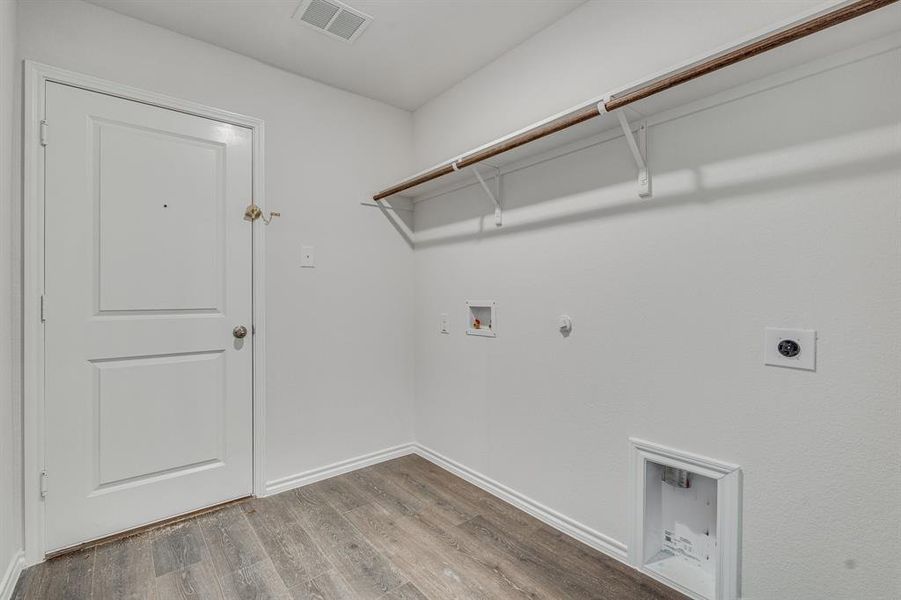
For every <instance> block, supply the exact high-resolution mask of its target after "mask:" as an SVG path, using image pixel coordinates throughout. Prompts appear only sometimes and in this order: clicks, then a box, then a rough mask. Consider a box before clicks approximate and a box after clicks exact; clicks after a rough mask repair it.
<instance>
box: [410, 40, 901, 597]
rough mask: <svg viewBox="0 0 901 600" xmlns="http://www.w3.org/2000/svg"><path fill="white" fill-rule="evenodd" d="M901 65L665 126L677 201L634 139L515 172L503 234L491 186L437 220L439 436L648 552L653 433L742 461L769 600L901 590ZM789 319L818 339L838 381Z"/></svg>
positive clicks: (758, 572) (665, 167)
mask: <svg viewBox="0 0 901 600" xmlns="http://www.w3.org/2000/svg"><path fill="white" fill-rule="evenodd" d="M899 67H901V51H898V50H896V51H893V52H892V53H890V54H884V55H882V56H877V57H875V58H869V59H867V60H864V61H862V62H859V63H856V64H851V65H848V66H845V67H842V68H840V69H837V70H835V71H831V72H826V73H822V74H819V75H816V76H814V77H810V78H808V79H803V80H799V81H796V82H794V83H791V84H788V85H784V86H781V87H778V88H775V89H772V90H770V91H767V92H764V93H760V94H756V95H754V96H751V97H746V98H744V99H741V100H738V101H734V102H731V103H727V104H723V105H719V106H715V107H713V108H710V109H707V110H704V111H702V112H698V113H695V114H692V115H690V116H685V117H682V118H679V119H676V120H673V121H670V122H667V123H664V124H661V125H657V126H654V127H652V128H651V130H650V133H649V139H650V164H651V165H652V169H653V173H654V182H653V184H654V197H653V199H648V200H639V199H638V198H637V196H636V184H635V179H634V177H635V165H634V163H633V162H632V160H631V157H630V155H629V153H628V150H627V148H626V144H625V142H624V140H623V139H622V138H621V137H620V138H617V139H615V140H612V141H610V142H607V143H604V144H602V145H600V146H595V147H592V148H590V149H588V150H584V151H581V152H577V153H575V154H571V155H569V156H566V157H563V158H559V159H556V160H553V161H550V162H545V163H542V164H540V165H537V166H534V167H531V168H529V169H525V170H522V171H519V172H516V173H513V174H510V175H507V176H505V178H504V195H503V201H504V203H505V207H506V209H505V213H504V227H503V228H501V229H499V230H495V229H494V226H493V222H492V221H493V219H492V218H491V217H490V216H486V215H488V214H489V212H490V210H489V208H488V206H487V203H486V200H485V198H484V196H483V195H482V193H481V190H479V189H478V188H477V187H475V186H473V187H469V188H466V189H464V190H461V191H458V192H455V193H452V194H449V195H445V196H441V197H438V198H435V199H433V200H428V201H424V202H421V203H419V204H417V206H416V229H417V234H418V235H421V236H423V237H428V238H430V240H431V241H429V242H426V243H424V244H422V245H421V246H417V251H416V357H417V362H416V382H417V384H416V400H417V419H416V432H417V439H418V440H419V441H420V442H421V443H423V444H424V445H426V446H428V447H431V448H433V449H434V450H436V451H438V452H439V453H441V454H444V455H445V456H448V457H449V458H451V459H454V460H456V461H459V462H461V463H463V464H464V465H466V466H467V467H470V468H472V469H475V470H477V471H479V472H481V473H483V474H485V475H487V476H489V477H491V478H493V479H495V480H497V481H499V482H501V483H502V484H505V485H507V486H509V487H511V488H513V489H515V490H517V491H519V492H521V493H523V494H525V495H527V496H529V497H531V498H533V499H534V500H536V501H538V502H540V503H542V504H544V505H545V506H548V507H550V508H551V509H554V510H556V511H559V512H560V513H562V514H564V515H567V516H568V517H571V518H573V519H575V520H576V521H579V522H581V523H582V524H584V525H586V526H588V527H591V528H593V529H595V530H597V531H599V532H601V533H602V534H606V535H607V536H610V537H612V538H614V539H616V540H619V541H621V542H624V543H628V542H629V539H628V535H629V521H628V515H629V512H628V494H627V482H628V480H629V472H628V454H627V453H628V442H627V438H628V437H629V436H637V437H640V438H644V439H647V440H652V441H655V442H658V443H661V444H664V445H667V446H671V447H675V448H679V449H683V450H687V451H691V452H696V453H699V454H702V455H707V456H711V457H713V458H718V459H721V460H725V461H729V462H734V463H737V464H739V465H741V466H742V467H743V469H744V475H745V478H744V486H745V487H744V544H743V552H744V561H743V573H744V578H743V584H744V597H745V598H748V599H754V600H774V599H788V598H791V599H793V600H804V599H809V600H819V599H822V598H831V599H844V600H857V599H861V598H867V599H868V600H876V599H884V600H889V599H891V598H898V597H899V596H901V574H899V571H898V568H897V556H898V555H899V553H901V542H899V538H898V522H899V521H901V509H899V507H901V474H899V472H898V468H897V465H898V464H899V462H901V455H899V452H901V447H899V445H898V436H899V431H901V411H899V404H898V402H899V401H898V391H899V385H901V375H899V371H898V364H899V361H901V350H899V343H898V340H899V339H901V308H899V306H901V303H899V300H901V231H899V219H901V168H899V164H901V162H899V160H901V104H899V102H898V99H899V98H901V68H899ZM852 102H853V103H854V104H855V109H854V110H853V111H849V110H847V107H848V106H850V105H851V103H852ZM448 127H449V128H450V124H449V125H448ZM448 233H452V235H447V234H448ZM468 299H475V300H479V299H491V300H495V301H496V302H497V304H498V309H497V310H498V322H499V328H498V337H497V338H496V339H485V338H474V337H468V336H465V335H464V334H463V329H464V321H463V312H464V308H463V307H464V302H465V301H466V300H468ZM441 313H449V314H450V316H451V319H452V323H451V324H452V328H453V330H452V333H451V335H441V334H440V333H439V330H438V325H439V315H440V314H441ZM562 313H568V314H569V315H571V316H572V317H573V319H574V321H575V330H574V332H573V334H572V336H570V337H569V338H563V337H561V336H560V334H559V333H558V332H557V321H556V319H557V316H558V315H560V314H562ZM766 326H778V327H801V328H813V329H817V330H818V332H819V347H818V351H819V352H818V357H817V358H818V369H817V371H816V372H807V371H797V370H787V369H781V368H774V367H766V366H764V365H763V361H762V357H763V346H762V344H763V334H764V328H765V327H766Z"/></svg>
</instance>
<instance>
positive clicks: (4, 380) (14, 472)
mask: <svg viewBox="0 0 901 600" xmlns="http://www.w3.org/2000/svg"><path fill="white" fill-rule="evenodd" d="M18 73H19V71H18V69H16V4H15V2H11V1H8V0H0V227H2V228H3V229H2V230H0V332H3V333H2V334H0V594H2V593H3V577H4V573H6V572H8V571H7V569H8V568H11V567H12V566H13V564H14V561H15V560H16V559H17V557H18V552H19V551H20V550H21V549H22V498H21V478H22V468H21V452H20V440H21V439H22V438H21V434H20V432H21V424H20V423H21V421H20V417H21V405H20V403H19V401H18V389H19V381H18V377H14V373H17V370H16V369H17V368H18V365H19V364H20V363H19V360H18V356H17V355H16V352H15V351H14V348H15V347H17V344H18V340H19V338H20V334H19V329H18V325H17V324H15V322H14V319H13V314H14V312H15V311H16V310H17V307H18V301H17V299H16V298H17V292H16V290H17V289H18V285H19V274H18V269H17V268H16V266H15V264H14V261H13V258H12V253H13V248H14V244H16V243H17V240H18V237H19V236H18V233H17V232H16V231H15V227H14V223H17V220H16V219H17V218H18V214H19V211H18V208H17V207H16V206H15V205H16V204H17V203H16V202H14V198H16V197H17V191H18V182H17V179H16V177H17V169H18V152H17V142H18V128H17V124H18V119H17V118H16V111H17V110H18V104H19V100H18V98H19V90H20V84H19V76H18Z"/></svg>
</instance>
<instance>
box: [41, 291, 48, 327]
mask: <svg viewBox="0 0 901 600" xmlns="http://www.w3.org/2000/svg"><path fill="white" fill-rule="evenodd" d="M46 321H47V296H45V295H44V294H41V323H44V322H46Z"/></svg>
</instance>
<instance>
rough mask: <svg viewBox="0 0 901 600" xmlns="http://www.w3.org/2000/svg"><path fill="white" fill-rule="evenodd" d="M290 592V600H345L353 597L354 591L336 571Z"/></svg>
mask: <svg viewBox="0 0 901 600" xmlns="http://www.w3.org/2000/svg"><path fill="white" fill-rule="evenodd" d="M290 591H291V594H292V600H345V599H346V598H353V597H354V591H353V590H352V589H351V588H350V585H349V584H348V583H347V581H345V580H344V578H343V577H341V574H340V573H338V572H337V571H327V572H325V573H323V574H322V575H320V576H319V577H316V578H315V579H312V580H310V581H307V582H306V583H304V584H302V585H299V586H296V587H294V588H291V590H290Z"/></svg>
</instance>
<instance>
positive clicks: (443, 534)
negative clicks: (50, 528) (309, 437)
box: [13, 456, 684, 600]
mask: <svg viewBox="0 0 901 600" xmlns="http://www.w3.org/2000/svg"><path fill="white" fill-rule="evenodd" d="M181 598H191V599H198V600H200V599H208V598H209V599H225V600H244V599H264V598H274V599H286V600H287V599H293V600H301V599H303V600H306V599H329V600H330V599H335V598H340V599H358V598H359V599H362V600H368V599H372V600H375V599H384V600H422V599H425V598H428V599H431V600H442V599H445V598H455V599H456V598H460V599H463V598H484V599H498V600H499V599H507V598H510V599H523V598H565V599H581V598H597V599H605V600H676V599H683V598H684V597H683V596H681V595H679V594H677V593H676V592H673V591H671V590H669V589H668V588H666V587H664V586H662V585H660V584H658V583H657V582H655V581H653V580H651V579H649V578H647V577H645V576H643V575H641V574H639V573H637V572H636V571H633V570H632V569H630V568H628V567H626V566H624V565H622V564H620V563H619V562H617V561H615V560H613V559H611V558H609V557H606V556H604V555H602V554H600V553H598V552H596V551H594V550H592V549H590V548H588V547H587V546H585V545H583V544H581V543H579V542H577V541H575V540H573V539H571V538H569V537H567V536H565V535H563V534H561V533H559V532H557V531H555V530H554V529H551V528H550V527H548V526H547V525H545V524H543V523H541V522H540V521H538V520H536V519H534V518H532V517H531V516H529V515H527V514H526V513H524V512H522V511H520V510H518V509H516V508H514V507H512V506H510V505H509V504H507V503H505V502H503V501H501V500H499V499H497V498H495V497H494V496H491V495H490V494H488V493H486V492H484V491H482V490H480V489H479V488H477V487H475V486H473V485H471V484H470V483H468V482H466V481H464V480H462V479H460V478H458V477H456V476H454V475H452V474H450V473H448V472H447V471H444V470H443V469H441V468H439V467H437V466H435V465H433V464H432V463H430V462H428V461H426V460H424V459H422V458H420V457H418V456H406V457H403V458H399V459H396V460H392V461H389V462H385V463H381V464H379V465H375V466H372V467H369V468H366V469H362V470H359V471H354V472H353V473H348V474H346V475H341V476H339V477H335V478H332V479H329V480H326V481H321V482H319V483H315V484H313V485H309V486H307V487H304V488H300V489H297V490H292V491H289V492H284V493H282V494H278V495H277V496H271V497H269V498H261V499H252V500H247V501H245V502H242V503H240V504H236V505H232V506H229V507H227V508H224V509H222V510H220V511H217V512H213V513H208V514H205V515H201V516H199V517H196V518H193V519H190V520H187V521H183V522H181V523H177V524H175V525H169V526H166V527H162V528H159V529H155V530H152V531H148V532H145V533H142V534H140V535H135V536H133V537H130V538H126V539H123V540H119V541H116V542H111V543H108V544H105V545H101V546H97V547H94V548H89V549H87V550H82V551H79V552H76V553H73V554H68V555H65V556H62V557H59V558H57V559H53V560H50V561H48V562H46V563H44V564H41V565H37V566H35V567H32V568H30V569H28V570H27V571H26V572H25V573H23V575H22V578H21V579H20V581H19V583H18V586H17V587H16V591H15V593H14V594H13V599H14V600H63V599H65V600H81V599H93V600H107V599H115V600H124V599H155V600H177V599H181Z"/></svg>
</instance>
